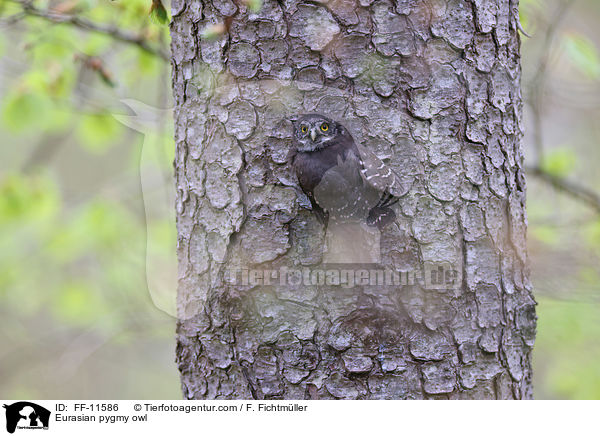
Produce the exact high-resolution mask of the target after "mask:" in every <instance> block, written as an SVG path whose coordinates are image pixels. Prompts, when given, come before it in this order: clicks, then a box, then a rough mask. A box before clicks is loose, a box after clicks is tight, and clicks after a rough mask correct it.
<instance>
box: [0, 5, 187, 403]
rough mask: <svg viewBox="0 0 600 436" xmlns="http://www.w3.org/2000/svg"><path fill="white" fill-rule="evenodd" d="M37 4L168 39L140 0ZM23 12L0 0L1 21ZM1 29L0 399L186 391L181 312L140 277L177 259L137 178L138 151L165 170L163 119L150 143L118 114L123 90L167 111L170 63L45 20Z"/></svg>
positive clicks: (168, 131)
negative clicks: (179, 359)
mask: <svg viewBox="0 0 600 436" xmlns="http://www.w3.org/2000/svg"><path fill="white" fill-rule="evenodd" d="M33 5H34V7H36V8H37V9H39V10H41V11H49V12H51V13H53V14H58V13H64V14H67V15H68V14H77V15H78V16H81V17H83V18H85V19H88V20H90V21H92V22H94V23H96V24H98V25H100V26H105V27H107V28H110V27H112V26H114V27H116V28H118V29H119V30H120V31H122V32H124V33H127V34H128V35H140V36H141V37H143V38H144V40H145V41H147V43H148V44H150V45H151V46H152V47H156V48H157V49H158V48H161V49H163V50H165V51H166V49H167V47H168V26H165V25H164V24H162V23H163V22H164V20H159V21H160V23H154V22H153V21H152V20H150V18H149V11H150V2H149V1H148V0H128V1H126V2H124V1H118V2H108V1H103V0H82V1H73V0H64V1H35V2H33ZM21 11H22V8H21V7H20V5H19V4H18V3H16V2H13V1H5V0H0V13H1V16H0V23H4V22H3V21H2V20H10V17H17V16H18V15H19V14H20V13H21ZM59 11H62V12H59ZM0 25H2V26H3V29H2V33H0V53H1V54H2V59H1V60H0V75H1V77H0V113H1V118H0V120H1V122H0V136H1V137H2V138H3V139H2V147H1V149H0V150H1V152H0V226H1V228H2V232H1V233H0V317H1V318H2V329H0V331H1V332H2V333H1V334H0V350H2V351H0V368H1V371H2V373H3V377H2V378H1V379H0V397H3V398H19V397H20V398H144V397H145V398H180V390H179V378H178V374H177V371H176V367H175V364H174V348H175V346H174V340H173V338H174V330H175V320H174V318H173V317H171V316H169V315H168V314H166V313H164V312H163V311H161V310H159V309H158V308H157V307H156V306H155V305H154V304H153V302H152V299H151V295H150V293H149V285H148V282H147V276H146V264H147V261H150V262H154V263H160V262H161V261H163V260H164V259H166V258H174V256H175V248H174V247H175V241H174V234H175V232H174V223H173V222H172V220H171V219H169V217H166V216H161V215H160V214H154V215H152V216H150V215H147V214H146V210H145V208H144V203H143V193H142V189H141V182H140V171H142V170H143V168H144V166H143V165H147V162H146V163H145V162H143V161H142V146H144V147H146V146H147V147H149V148H152V149H156V148H157V147H160V150H161V153H158V154H157V153H155V154H154V155H153V156H154V158H153V159H152V161H153V163H152V164H153V165H158V166H159V167H160V168H161V171H163V172H164V174H165V177H166V178H169V177H170V173H171V171H172V168H171V165H172V164H171V162H172V156H173V148H174V146H173V139H172V126H171V125H170V122H171V119H170V117H164V120H163V122H162V123H156V125H155V131H152V132H147V133H148V134H147V135H146V136H148V138H146V137H145V136H144V135H142V134H141V133H138V132H136V131H135V130H132V129H129V128H127V127H126V126H125V125H123V124H122V123H121V122H119V121H118V120H117V118H115V115H118V114H124V115H131V112H130V110H129V109H128V108H127V106H125V105H123V104H121V103H120V100H121V99H123V98H131V99H139V100H141V101H144V102H145V103H146V104H148V105H152V106H154V107H160V108H166V107H169V106H170V100H169V96H170V90H169V78H168V76H169V73H170V71H169V66H168V63H167V62H165V61H164V60H163V59H162V58H160V57H158V56H155V55H154V54H152V53H149V52H147V51H144V50H142V49H140V47H138V46H137V45H136V44H130V43H126V42H118V41H115V39H114V38H112V37H111V36H109V35H103V34H101V33H97V32H89V31H87V30H83V29H79V28H77V27H76V26H72V25H69V24H56V23H53V22H51V21H49V20H47V19H45V18H43V17H32V16H25V17H23V18H19V19H17V20H15V21H14V22H12V23H11V24H0ZM145 139H148V141H146V142H144V140H145ZM165 150H168V153H165ZM164 201H167V199H165V200H164ZM149 229H150V230H149ZM148 234H152V235H157V236H156V237H155V238H154V239H153V240H152V241H149V240H148ZM147 256H148V257H147ZM171 285H172V287H173V289H172V291H173V292H174V286H175V285H176V284H175V283H172V284H171Z"/></svg>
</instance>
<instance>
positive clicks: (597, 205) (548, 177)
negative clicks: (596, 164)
mask: <svg viewBox="0 0 600 436" xmlns="http://www.w3.org/2000/svg"><path fill="white" fill-rule="evenodd" d="M525 171H527V172H528V173H529V174H531V175H532V176H535V177H537V178H539V179H540V180H543V181H544V182H546V183H548V184H550V185H552V186H553V187H555V188H556V189H558V190H560V191H563V192H565V193H567V194H569V195H571V196H572V197H575V198H577V199H579V200H581V201H583V202H584V203H585V204H587V205H588V206H590V207H591V208H593V209H594V210H595V211H596V212H599V213H600V195H598V194H597V193H596V192H594V191H592V190H591V189H588V188H586V187H585V186H580V185H578V184H576V183H573V182H571V181H569V180H566V179H564V178H562V177H558V176H555V175H554V174H551V173H549V172H548V171H546V170H544V169H542V168H540V167H538V166H527V165H526V166H525Z"/></svg>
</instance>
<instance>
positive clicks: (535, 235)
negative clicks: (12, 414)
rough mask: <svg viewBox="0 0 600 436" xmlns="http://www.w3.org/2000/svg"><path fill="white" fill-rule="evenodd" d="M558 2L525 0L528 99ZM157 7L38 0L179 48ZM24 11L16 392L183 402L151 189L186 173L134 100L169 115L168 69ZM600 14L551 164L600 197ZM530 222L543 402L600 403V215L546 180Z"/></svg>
mask: <svg viewBox="0 0 600 436" xmlns="http://www.w3.org/2000/svg"><path fill="white" fill-rule="evenodd" d="M558 2H559V0H548V1H545V0H521V2H520V3H521V7H520V12H521V22H522V25H523V27H524V28H525V29H526V30H527V32H528V33H531V34H533V38H531V39H527V38H523V69H524V77H523V84H524V90H525V92H524V95H525V96H526V98H527V96H528V93H527V91H528V88H529V86H530V85H531V84H530V82H529V81H530V80H531V79H532V78H533V77H535V73H536V71H537V70H538V67H539V63H540V60H541V59H542V58H543V53H542V50H543V48H544V46H545V42H546V41H545V40H544V38H545V34H546V31H547V29H548V27H549V26H552V25H553V22H552V20H553V19H555V17H553V11H554V10H555V9H556V6H557V5H558ZM158 3H159V2H156V1H151V0H127V1H105V0H44V1H41V0H38V1H34V2H33V5H34V7H36V8H38V9H39V10H41V11H49V12H52V13H53V14H59V15H60V14H63V15H64V14H66V15H70V14H76V15H77V16H80V17H83V18H85V19H87V20H90V21H91V22H93V23H96V24H98V25H100V26H105V27H107V28H113V27H114V28H116V29H119V31H122V32H126V33H127V34H130V35H139V36H141V37H143V39H144V41H146V42H147V43H148V44H150V46H151V47H155V48H157V49H162V50H163V51H166V49H167V46H168V27H167V26H165V22H166V21H168V13H167V12H166V10H164V9H161V8H160V6H158ZM246 3H247V4H248V5H249V6H250V7H251V8H254V9H257V8H260V6H261V5H262V1H261V0H247V1H246ZM151 6H152V11H153V13H152V19H151V17H149V14H150V9H151ZM165 6H167V9H168V5H167V3H165ZM21 12H22V8H21V6H20V5H19V4H18V2H15V1H11V0H0V25H1V26H2V32H1V33H0V56H1V59H0V114H1V115H0V137H1V138H2V147H1V148H0V150H1V151H0V226H1V228H2V232H1V233H0V316H1V317H2V327H3V328H2V329H0V332H1V333H0V370H1V371H2V374H3V377H2V378H0V397H3V398H179V397H180V392H179V379H178V374H177V371H176V368H175V364H174V362H173V360H174V330H175V320H174V319H173V318H172V317H171V316H169V315H168V314H166V313H165V312H163V311H161V310H159V309H158V308H157V306H156V305H155V304H154V303H153V298H156V296H155V295H151V291H150V288H151V287H152V284H149V283H148V277H149V276H148V274H147V271H146V269H147V268H148V269H149V271H150V272H152V271H154V270H156V269H159V268H160V265H161V264H164V263H165V262H166V261H167V260H168V259H174V257H175V248H174V247H175V237H174V229H175V226H174V222H173V220H172V218H170V217H169V216H165V215H164V214H161V213H160V211H159V212H156V211H153V210H152V208H153V206H154V203H156V202H155V201H154V200H152V201H150V202H149V203H148V199H149V198H147V194H148V192H146V191H145V189H146V188H144V189H143V186H142V184H143V182H142V181H141V179H143V177H142V173H143V172H144V170H147V169H148V168H153V169H154V170H156V169H158V170H159V171H158V172H159V173H161V174H162V178H161V177H158V178H156V177H154V178H153V179H151V183H156V184H158V185H159V186H161V185H162V186H164V185H165V184H170V183H171V182H170V177H171V171H172V169H171V162H172V159H173V149H174V146H173V140H172V126H171V125H170V123H171V118H170V117H169V116H163V117H161V118H160V120H159V121H160V122H153V123H150V125H151V126H154V129H147V128H146V127H147V126H146V127H144V128H139V129H137V130H138V131H140V130H141V131H143V132H144V134H141V133H139V132H138V131H136V130H134V129H131V128H130V127H131V126H135V124H136V120H135V119H132V120H131V123H128V122H127V120H126V117H127V116H134V115H133V114H132V110H131V109H129V108H128V107H127V106H126V105H124V104H122V100H123V99H137V100H140V101H142V102H144V103H145V104H147V105H149V106H152V107H156V108H168V107H170V105H171V103H170V97H169V95H170V88H169V74H170V71H169V66H168V62H167V61H165V60H164V59H162V58H161V57H160V56H156V55H155V54H153V53H150V52H149V51H147V50H143V49H141V48H140V47H139V46H138V45H136V44H131V43H126V42H119V41H116V40H115V39H114V38H113V37H111V36H110V35H106V34H102V33H100V32H91V31H89V30H82V29H79V28H77V27H76V26H73V25H70V24H57V23H53V22H51V21H50V20H48V19H46V18H43V17H33V16H29V15H26V16H24V17H21V16H20V14H21ZM599 20H600V4H599V3H598V2H597V1H595V0H580V1H578V2H576V5H572V7H571V9H570V10H569V11H568V17H565V20H564V21H563V23H562V24H561V25H560V26H559V28H558V29H556V30H557V31H556V37H555V40H554V41H553V42H552V44H550V49H551V53H550V56H549V57H548V59H549V64H548V70H549V73H548V76H549V77H548V78H547V79H548V83H547V84H546V87H545V89H546V94H545V97H546V100H545V101H546V105H545V106H544V108H542V109H543V111H542V113H543V115H544V120H543V121H544V136H545V138H546V140H545V144H544V145H545V148H546V150H545V151H544V154H543V156H541V157H540V166H541V167H542V169H544V170H545V171H547V172H548V173H551V174H553V175H555V176H558V177H564V178H567V179H569V180H574V181H577V182H582V183H583V184H585V185H587V186H590V187H592V188H595V189H596V190H599V191H600V174H599V173H598V171H597V169H596V168H595V163H597V162H599V161H600V147H598V146H597V138H598V130H597V129H598V126H597V125H596V124H597V111H598V108H599V107H600V106H599V105H598V104H597V101H598V98H597V93H598V85H599V84H598V80H599V79H600V57H599V55H598V41H599V40H600V34H599V31H598V29H597V26H596V23H597V22H598V21H599ZM219 29H221V28H220V27H219ZM219 31H222V29H221V30H219ZM379 67H380V66H379V63H378V62H377V59H375V58H374V59H373V68H372V71H370V72H369V75H368V77H366V79H368V80H377V77H378V76H379V75H380V73H381V71H380V68H379ZM594 93H596V94H594ZM590 95H592V96H593V95H596V97H595V100H594V99H592V100H590V97H589V96H590ZM590 101H591V103H590ZM530 116H531V115H530V114H529V113H526V116H525V119H526V122H527V121H528V120H529V122H528V124H527V129H528V135H527V137H526V138H525V143H524V146H525V150H526V153H527V154H528V155H530V154H531V149H532V148H533V143H534V142H535V141H534V139H533V138H532V135H531V133H530V132H531V130H532V125H531V124H532V123H531V122H530ZM123 117H125V118H123ZM161 120H162V121H161ZM142 145H143V147H148V149H147V150H152V153H150V154H149V155H146V156H145V155H144V151H142ZM145 150H146V149H145ZM144 156H145V157H144ZM528 158H529V156H528ZM152 174H154V175H156V171H154V172H153V173H152ZM152 180H154V182H152ZM150 198H154V197H150ZM145 201H146V202H147V204H144V202H145ZM161 201H166V200H165V199H163V200H161ZM528 215H529V223H530V226H529V228H530V234H529V243H530V257H531V259H532V279H533V285H534V288H535V292H536V296H537V299H538V301H539V306H538V316H539V328H538V339H537V344H536V347H535V350H534V365H535V392H536V396H537V397H538V398H569V399H571V398H596V399H599V398H600V365H598V364H597V362H598V361H599V359H600V303H599V301H600V299H599V298H598V296H599V295H600V285H599V283H600V280H599V279H600V275H599V271H598V265H599V264H600V263H599V262H598V259H600V218H599V217H598V215H597V214H596V213H594V212H593V211H590V210H589V209H587V208H586V207H584V206H582V205H581V204H580V203H578V202H576V201H575V200H572V199H570V198H568V197H566V196H564V195H562V194H560V193H557V192H556V191H554V190H552V189H549V188H548V187H547V186H546V185H543V184H541V183H539V182H537V181H536V180H535V179H530V181H529V203H528ZM169 283H170V282H169ZM171 284H172V286H173V287H174V286H175V283H171ZM172 290H174V289H172ZM168 298H169V296H168V295H167V299H168ZM154 301H157V300H154Z"/></svg>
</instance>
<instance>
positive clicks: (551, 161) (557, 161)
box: [542, 148, 577, 177]
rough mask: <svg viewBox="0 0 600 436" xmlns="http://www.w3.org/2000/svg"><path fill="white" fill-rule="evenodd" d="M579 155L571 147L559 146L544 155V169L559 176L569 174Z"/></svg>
mask: <svg viewBox="0 0 600 436" xmlns="http://www.w3.org/2000/svg"><path fill="white" fill-rule="evenodd" d="M576 163H577V156H576V155H575V153H574V152H573V150H571V149H567V148H559V149H556V150H552V151H551V152H550V153H548V154H546V155H545V156H544V159H543V160H542V169H543V170H545V171H547V172H549V173H550V174H552V175H554V176H557V177H564V176H566V175H568V174H569V173H570V172H571V171H572V170H573V168H574V167H575V164H576Z"/></svg>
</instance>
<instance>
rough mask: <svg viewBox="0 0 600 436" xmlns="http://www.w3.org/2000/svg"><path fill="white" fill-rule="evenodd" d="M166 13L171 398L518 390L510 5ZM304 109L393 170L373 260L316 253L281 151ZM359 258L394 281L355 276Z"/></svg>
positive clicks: (418, 2) (520, 285) (187, 5)
mask: <svg viewBox="0 0 600 436" xmlns="http://www.w3.org/2000/svg"><path fill="white" fill-rule="evenodd" d="M172 9H173V22H172V56H173V87H174V95H175V104H176V106H175V140H176V144H177V150H176V157H175V173H176V189H177V200H176V208H177V226H178V259H179V291H178V292H179V293H178V311H179V324H178V337H177V340H178V346H177V362H178V365H179V369H180V371H181V379H182V387H183V393H184V396H185V397H186V398H194V399H215V398H219V399H236V398H237V399H242V398H243V399H248V398H257V399H263V398H264V399H278V398H281V399H283V398H286V399H305V398H306V399H334V398H344V399H355V398H356V399H384V398H385V399H405V398H407V399H408V398H451V399H455V398H456V399H458V398H466V399H483V398H490V399H494V398H498V399H500V398H502V399H507V398H511V399H512V398H515V399H521V398H531V397H532V386H531V349H532V346H533V342H534V337H535V323H536V315H535V301H534V299H533V297H532V294H531V285H530V282H529V279H528V270H527V266H526V264H527V258H526V256H527V255H526V242H525V241H526V239H525V233H526V214H525V180H524V175H523V170H522V160H523V154H522V149H521V136H522V130H523V128H522V121H521V113H522V101H521V91H520V78H521V68H520V52H519V49H520V47H519V46H520V41H519V35H518V32H517V20H518V10H517V9H518V5H517V1H516V0H471V1H467V0H396V1H388V0H377V1H371V0H360V2H357V1H355V0H329V1H319V2H310V3H308V2H298V1H296V0H279V1H275V0H265V1H264V4H263V5H262V7H261V9H260V11H258V12H253V11H251V10H248V8H247V7H246V6H245V3H244V2H243V1H242V0H239V1H232V0H205V1H203V2H199V1H191V0H173V1H172ZM219 23H225V24H226V26H224V27H223V26H221V27H219V26H218V24H219ZM221 31H223V33H222V34H220V35H219V32H221ZM211 34H213V35H211ZM214 34H216V36H215V35H214ZM308 112H319V113H321V114H323V115H326V116H328V117H330V118H334V119H336V120H337V121H339V122H341V123H342V124H344V125H345V126H346V127H347V128H348V129H349V130H350V132H351V133H352V135H353V136H354V138H355V140H356V141H357V142H359V143H361V144H362V145H364V146H365V147H367V148H368V149H370V150H372V151H374V152H375V153H376V154H377V155H378V156H379V157H380V158H382V159H383V160H384V161H385V162H386V164H388V165H389V166H391V167H392V168H394V169H395V171H396V172H397V173H398V174H399V175H400V177H401V178H402V179H403V182H404V183H405V184H406V194H405V195H403V196H402V197H401V199H400V201H399V202H398V203H397V204H396V206H394V207H395V211H396V215H397V220H396V222H395V223H393V224H392V225H389V226H388V227H386V228H385V229H384V230H383V231H382V233H381V235H380V240H379V242H380V259H379V264H377V265H360V264H358V265H357V264H342V265H332V264H327V263H326V262H325V260H326V256H325V257H324V252H325V253H326V252H327V250H329V249H330V248H331V247H327V243H326V241H327V238H326V237H325V235H324V230H323V226H322V225H321V224H320V223H319V221H318V220H317V219H316V218H315V215H314V213H313V212H312V211H311V210H310V203H308V202H307V201H306V198H305V197H304V196H303V195H302V194H301V193H299V191H298V189H297V184H296V181H295V179H294V177H293V176H292V175H291V172H290V168H289V166H288V164H287V163H286V155H287V152H288V150H289V148H290V147H291V138H292V130H291V126H290V123H289V117H291V116H293V115H296V114H301V113H308ZM356 243H358V242H356V241H355V244H356ZM442 267H443V269H444V271H446V272H450V273H452V271H454V274H455V275H454V276H453V275H452V274H448V275H447V276H443V277H445V279H444V280H446V279H447V280H448V281H444V282H443V283H442V285H440V284H439V283H440V281H439V278H440V277H439V276H436V275H435V273H436V272H437V271H438V268H442ZM285 268H287V273H285V271H286V270H285ZM336 268H337V269H336ZM373 268H374V269H378V268H380V269H386V270H387V271H396V272H397V271H400V272H402V273H405V275H404V276H402V277H404V279H406V277H412V278H409V279H407V280H404V279H403V281H402V282H401V283H399V282H398V281H397V280H396V282H394V283H391V284H390V282H389V281H385V282H383V285H381V283H382V282H379V285H378V284H377V283H375V284H373V283H367V282H366V281H364V280H363V281H361V280H360V277H363V276H361V274H363V273H361V272H360V270H361V269H364V270H366V271H367V273H369V274H371V272H370V271H369V269H373ZM330 270H335V271H340V270H346V271H353V272H354V274H355V277H357V278H358V280H357V281H356V283H354V285H353V286H350V285H344V284H343V283H342V284H335V283H336V282H335V280H334V281H333V284H332V282H331V281H325V282H323V281H322V280H321V279H320V278H319V276H318V275H317V276H315V275H314V274H313V273H314V272H315V271H330ZM419 271H420V272H421V275H419ZM311 274H313V275H312V276H311ZM410 274H416V276H411V275H410ZM302 275H304V277H302ZM284 276H285V278H284V279H282V277H284ZM328 277H329V276H328ZM369 277H371V276H370V275H369ZM415 277H416V279H415ZM363 278H364V277H363ZM396 278H397V277H396ZM413 279H414V280H413ZM452 279H454V282H453V281H452ZM386 280H387V279H386ZM367 281H368V280H367Z"/></svg>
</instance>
